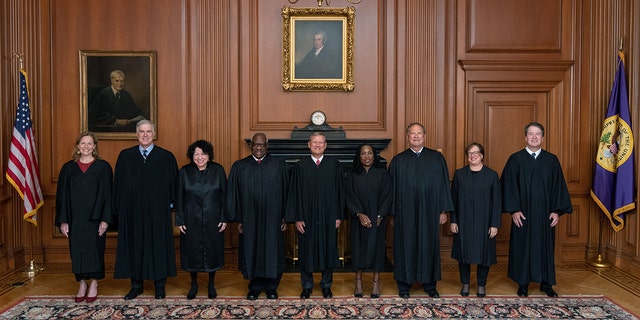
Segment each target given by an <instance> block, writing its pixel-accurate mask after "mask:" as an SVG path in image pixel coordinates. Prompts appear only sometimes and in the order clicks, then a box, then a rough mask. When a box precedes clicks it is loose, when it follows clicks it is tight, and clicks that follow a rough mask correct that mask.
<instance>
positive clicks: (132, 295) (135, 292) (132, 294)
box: [124, 288, 142, 300]
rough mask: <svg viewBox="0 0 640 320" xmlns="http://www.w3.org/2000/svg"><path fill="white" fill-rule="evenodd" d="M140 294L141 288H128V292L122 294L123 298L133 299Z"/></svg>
mask: <svg viewBox="0 0 640 320" xmlns="http://www.w3.org/2000/svg"><path fill="white" fill-rule="evenodd" d="M140 294H142V288H131V290H129V293H127V295H125V296H124V299H125V300H131V299H135V298H136V297H137V296H139V295H140Z"/></svg>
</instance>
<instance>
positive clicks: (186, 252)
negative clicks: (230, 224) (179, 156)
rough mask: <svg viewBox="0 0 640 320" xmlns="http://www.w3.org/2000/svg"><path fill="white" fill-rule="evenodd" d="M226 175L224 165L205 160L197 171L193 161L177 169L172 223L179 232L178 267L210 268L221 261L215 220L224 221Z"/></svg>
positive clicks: (221, 236)
mask: <svg viewBox="0 0 640 320" xmlns="http://www.w3.org/2000/svg"><path fill="white" fill-rule="evenodd" d="M226 189H227V176H226V174H225V172H224V168H223V167H222V166H221V165H220V164H218V163H215V162H211V161H210V162H209V163H208V164H207V167H206V168H205V169H204V170H202V171H200V169H198V166H197V165H195V164H194V163H190V164H187V165H185V166H183V167H182V168H181V169H180V173H179V178H178V192H177V195H176V222H175V225H176V226H182V225H184V226H186V227H187V233H186V234H184V233H182V232H181V233H180V267H181V268H182V270H185V271H189V272H212V271H216V270H219V269H220V268H222V266H223V265H224V233H223V232H218V229H219V228H218V224H219V223H220V222H227V218H226V217H225V211H224V204H225V196H226Z"/></svg>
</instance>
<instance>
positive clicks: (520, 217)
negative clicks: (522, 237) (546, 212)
mask: <svg viewBox="0 0 640 320" xmlns="http://www.w3.org/2000/svg"><path fill="white" fill-rule="evenodd" d="M511 220H513V223H514V224H515V225H516V227H518V228H520V227H522V224H523V223H524V220H527V218H526V217H525V216H524V213H522V211H518V212H514V213H513V214H511Z"/></svg>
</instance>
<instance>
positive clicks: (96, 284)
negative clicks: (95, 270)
mask: <svg viewBox="0 0 640 320" xmlns="http://www.w3.org/2000/svg"><path fill="white" fill-rule="evenodd" d="M91 288H93V289H95V291H96V295H95V296H93V297H90V296H89V291H92V290H93V289H91ZM96 299H98V282H96V280H92V281H91V286H90V287H89V289H87V297H86V300H87V303H91V302H94V301H96Z"/></svg>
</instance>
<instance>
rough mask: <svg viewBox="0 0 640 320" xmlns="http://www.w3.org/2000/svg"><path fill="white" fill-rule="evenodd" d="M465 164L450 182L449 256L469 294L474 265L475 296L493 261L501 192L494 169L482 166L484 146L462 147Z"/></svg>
mask: <svg viewBox="0 0 640 320" xmlns="http://www.w3.org/2000/svg"><path fill="white" fill-rule="evenodd" d="M464 153H465V155H466V156H467V160H469V165H467V166H465V167H463V168H460V169H458V170H456V172H455V173H454V175H453V183H452V184H451V198H452V199H453V206H454V209H455V210H454V211H452V212H451V225H450V227H451V232H453V233H454V236H453V248H452V250H451V257H452V258H454V259H456V260H458V267H459V269H460V281H461V282H462V289H461V290H460V295H462V296H463V297H466V296H468V295H469V282H470V278H471V264H476V265H478V272H477V283H478V292H477V293H476V295H477V296H478V297H484V296H485V295H486V289H485V286H486V284H487V276H488V275H489V268H490V266H491V265H494V264H496V262H497V260H496V238H495V237H496V234H498V228H500V225H501V222H500V214H501V213H502V192H501V189H500V180H499V179H498V173H497V172H495V171H494V170H492V169H491V168H489V167H487V166H485V165H484V164H483V163H482V161H483V159H484V147H483V146H482V145H481V144H479V143H476V142H474V143H471V144H470V145H468V146H467V147H466V148H465V150H464Z"/></svg>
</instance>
